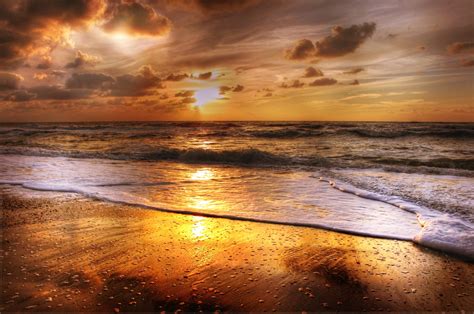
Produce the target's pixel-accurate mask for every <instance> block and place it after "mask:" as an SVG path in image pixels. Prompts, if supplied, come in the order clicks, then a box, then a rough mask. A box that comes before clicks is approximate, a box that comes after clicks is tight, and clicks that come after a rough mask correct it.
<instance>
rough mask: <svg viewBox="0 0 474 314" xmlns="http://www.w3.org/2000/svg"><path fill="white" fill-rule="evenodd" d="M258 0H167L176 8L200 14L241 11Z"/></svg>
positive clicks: (255, 3) (258, 0)
mask: <svg viewBox="0 0 474 314" xmlns="http://www.w3.org/2000/svg"><path fill="white" fill-rule="evenodd" d="M259 2H260V0H225V1H222V0H169V2H168V3H169V4H170V5H173V6H175V7H177V8H180V9H183V10H186V11H189V12H199V13H201V14H211V15H212V14H222V13H232V12H238V11H242V10H244V9H247V8H250V7H252V6H255V5H257V4H258V3H259Z"/></svg>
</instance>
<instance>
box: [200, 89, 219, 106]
mask: <svg viewBox="0 0 474 314" xmlns="http://www.w3.org/2000/svg"><path fill="white" fill-rule="evenodd" d="M194 97H195V98H196V103H195V106H197V107H201V106H203V105H205V104H207V103H210V102H212V101H214V100H217V99H219V98H220V94H219V89H218V88H217V87H211V88H205V89H200V90H197V91H196V92H195V94H194Z"/></svg>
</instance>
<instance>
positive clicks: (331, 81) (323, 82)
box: [309, 77, 337, 86]
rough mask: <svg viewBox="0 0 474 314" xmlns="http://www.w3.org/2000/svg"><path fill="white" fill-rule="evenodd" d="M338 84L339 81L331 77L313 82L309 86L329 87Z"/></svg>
mask: <svg viewBox="0 0 474 314" xmlns="http://www.w3.org/2000/svg"><path fill="white" fill-rule="evenodd" d="M334 84H337V80H335V79H333V78H329V77H324V78H321V79H317V80H314V81H313V82H311V83H309V86H329V85H334Z"/></svg>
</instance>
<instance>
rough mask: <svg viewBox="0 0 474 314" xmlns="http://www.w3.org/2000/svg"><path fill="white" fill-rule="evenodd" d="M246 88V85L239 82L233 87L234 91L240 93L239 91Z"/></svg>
mask: <svg viewBox="0 0 474 314" xmlns="http://www.w3.org/2000/svg"><path fill="white" fill-rule="evenodd" d="M243 90H244V87H243V86H242V85H239V84H237V85H236V86H235V87H234V88H233V89H232V91H233V92H235V93H238V92H241V91H243Z"/></svg>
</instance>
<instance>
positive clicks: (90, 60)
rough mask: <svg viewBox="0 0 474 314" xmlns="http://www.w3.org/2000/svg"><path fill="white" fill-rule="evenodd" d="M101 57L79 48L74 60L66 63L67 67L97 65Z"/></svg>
mask: <svg viewBox="0 0 474 314" xmlns="http://www.w3.org/2000/svg"><path fill="white" fill-rule="evenodd" d="M99 61H100V58H99V57H96V56H93V55H90V54H87V53H85V52H82V51H80V50H78V51H77V52H76V57H75V58H74V60H73V61H72V62H69V63H68V64H66V68H79V67H82V66H85V65H95V64H97V63H99Z"/></svg>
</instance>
